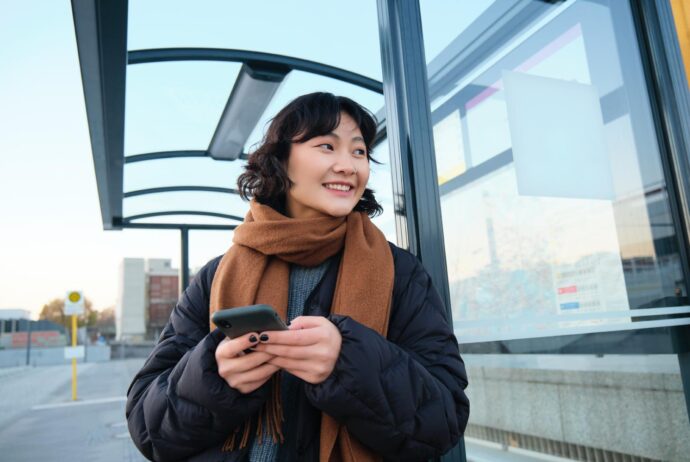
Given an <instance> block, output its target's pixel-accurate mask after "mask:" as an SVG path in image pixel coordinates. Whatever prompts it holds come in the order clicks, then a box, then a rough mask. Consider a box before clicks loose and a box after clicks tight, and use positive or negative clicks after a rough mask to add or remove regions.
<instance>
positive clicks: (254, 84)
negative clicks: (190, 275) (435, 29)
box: [72, 0, 383, 229]
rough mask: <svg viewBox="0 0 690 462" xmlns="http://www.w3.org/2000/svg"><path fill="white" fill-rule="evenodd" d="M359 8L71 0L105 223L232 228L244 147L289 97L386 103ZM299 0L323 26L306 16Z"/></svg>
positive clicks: (372, 32)
mask: <svg viewBox="0 0 690 462" xmlns="http://www.w3.org/2000/svg"><path fill="white" fill-rule="evenodd" d="M245 3H249V2H245ZM283 3H287V2H283ZM367 3H368V4H369V5H371V6H370V8H371V11H365V12H363V11H361V9H360V10H358V11H346V12H343V11H342V10H340V9H337V10H336V9H335V6H334V5H326V4H324V2H315V1H308V2H307V1H303V2H297V3H294V2H290V5H282V4H281V3H280V2H278V3H276V2H271V3H270V4H268V3H262V2H252V3H251V4H250V5H249V4H248V5H239V4H238V3H236V2H217V3H215V4H209V3H204V4H203V5H202V6H198V5H196V4H195V5H194V6H191V5H190V4H189V3H188V2H184V3H180V4H179V5H176V4H173V3H171V2H150V1H147V2H143V1H132V2H129V4H128V2H126V1H123V2H119V1H118V2H110V1H98V0H92V1H73V3H72V10H73V16H74V23H75V31H76V37H77V46H78V50H79V60H80V65H81V72H82V80H83V84H84V94H85V100H86V109H87V117H88V123H89V129H90V135H91V144H92V152H93V160H94V166H95V171H96V179H97V185H98V194H99V199H100V205H101V214H102V220H103V227H104V229H122V228H127V227H138V228H139V227H143V228H181V229H182V228H187V229H189V228H196V229H227V228H231V229H232V228H234V227H235V226H236V225H237V224H238V223H239V222H241V221H242V219H243V217H244V215H245V213H246V210H247V208H248V205H247V203H246V202H244V201H242V200H241V199H240V197H239V195H238V192H237V191H236V189H234V187H235V184H236V179H237V176H238V175H239V174H240V173H241V172H242V171H243V169H242V167H243V165H244V164H245V162H246V159H247V153H248V152H249V151H250V150H251V147H252V146H253V145H255V144H256V143H257V142H259V141H260V139H261V136H262V134H263V130H264V129H265V126H266V123H267V122H268V120H269V118H270V117H271V116H272V115H273V114H275V113H276V112H277V111H278V110H279V109H280V108H281V107H282V106H284V105H285V104H286V103H287V102H288V101H290V100H291V99H293V98H295V97H297V96H299V95H301V94H304V93H308V92H311V91H317V90H319V91H331V92H333V93H336V94H343V95H346V96H350V97H352V98H353V99H356V100H357V101H359V102H361V103H362V104H364V105H365V106H367V107H369V108H370V109H374V110H376V109H379V108H381V107H382V106H383V86H382V83H381V81H380V79H381V70H380V55H379V53H380V51H379V46H378V29H377V22H376V6H375V4H373V5H372V4H371V2H367ZM269 5H270V8H269V7H268V6H269ZM305 8H307V9H309V11H310V14H309V17H311V18H319V19H323V21H320V20H317V21H310V22H308V23H306V22H304V21H303V20H302V23H300V19H299V18H300V16H301V13H302V11H300V9H305ZM302 17H304V16H303V15H302ZM367 18H369V21H370V22H371V23H372V24H369V27H362V26H366V25H367V24H363V22H364V23H366V21H367ZM269 25H270V29H268V27H269ZM350 27H353V28H356V34H355V33H351V32H346V29H347V28H350ZM353 30H354V29H353ZM324 38H325V41H324ZM372 44H376V45H375V46H371V45H372ZM241 46H246V47H247V48H246V49H242V48H239V47H241ZM348 65H351V68H350V67H348Z"/></svg>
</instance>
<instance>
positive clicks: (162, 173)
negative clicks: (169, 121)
mask: <svg viewBox="0 0 690 462" xmlns="http://www.w3.org/2000/svg"><path fill="white" fill-rule="evenodd" d="M245 163H246V161H242V160H236V161H220V160H214V159H212V158H210V157H192V158H169V159H156V160H149V161H144V162H133V163H130V164H125V171H124V190H125V192H127V191H134V190H138V189H146V188H158V187H162V186H179V185H185V186H186V185H195V186H216V187H219V188H236V187H237V177H238V176H239V175H240V174H241V173H242V172H243V171H244V170H243V166H244V164H245Z"/></svg>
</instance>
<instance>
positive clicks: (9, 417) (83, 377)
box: [0, 359, 146, 462]
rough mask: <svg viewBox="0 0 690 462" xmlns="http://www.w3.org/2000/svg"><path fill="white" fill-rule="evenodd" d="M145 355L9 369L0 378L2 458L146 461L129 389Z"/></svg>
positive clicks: (9, 461)
mask: <svg viewBox="0 0 690 462" xmlns="http://www.w3.org/2000/svg"><path fill="white" fill-rule="evenodd" d="M143 362H144V360H143V359H129V360H124V361H109V362H104V363H87V364H80V365H79V366H78V380H77V384H78V393H77V397H78V400H77V401H71V397H72V391H71V386H72V385H71V366H69V365H61V366H44V367H23V368H13V369H11V370H6V371H5V373H3V374H2V379H1V380H0V448H1V449H0V460H2V461H7V462H25V461H26V462H28V461H36V460H43V461H66V462H68V461H69V462H78V461H99V462H111V461H112V462H115V461H145V460H146V459H145V458H144V457H143V456H142V455H141V454H140V453H139V451H138V450H137V449H136V447H135V446H134V444H133V443H132V441H131V439H130V437H129V433H128V431H127V425H126V422H125V394H126V392H127V387H128V386H129V382H130V380H131V378H132V377H133V375H134V374H135V373H136V372H137V371H138V370H139V368H141V366H142V365H143Z"/></svg>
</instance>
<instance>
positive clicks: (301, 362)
mask: <svg viewBox="0 0 690 462" xmlns="http://www.w3.org/2000/svg"><path fill="white" fill-rule="evenodd" d="M266 336H267V337H268V339H267V340H264V337H266ZM260 338H261V343H260V344H259V345H257V346H256V351H257V352H258V353H261V354H269V355H271V356H273V358H272V359H270V360H269V361H268V364H269V365H272V366H277V367H280V368H281V369H285V370H286V371H288V372H289V373H290V374H292V375H294V376H296V377H299V378H300V379H302V380H304V381H305V382H309V383H311V384H317V383H321V382H323V381H324V380H326V378H327V377H328V376H329V375H331V372H333V368H334V367H335V362H336V361H337V360H338V356H339V355H340V345H341V344H342V337H341V336H340V331H339V330H338V328H337V327H335V325H334V324H333V323H332V322H331V321H329V320H328V319H327V318H324V317H323V316H300V317H298V318H295V319H294V320H293V321H292V323H291V324H290V329H289V330H286V331H271V332H264V333H263V334H262V336H261V337H260Z"/></svg>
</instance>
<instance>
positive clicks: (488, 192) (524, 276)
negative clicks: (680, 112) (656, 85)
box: [427, 1, 690, 342]
mask: <svg viewBox="0 0 690 462" xmlns="http://www.w3.org/2000/svg"><path fill="white" fill-rule="evenodd" d="M615 8H616V9H619V10H620V11H621V13H620V14H619V15H618V16H616V15H612V13H611V11H610V9H609V8H608V7H606V5H605V4H602V3H601V2H589V1H576V2H569V3H566V4H564V5H561V6H558V7H551V9H550V10H549V11H547V12H542V13H540V15H539V16H538V17H537V18H535V19H534V21H532V23H531V24H529V25H526V26H525V29H524V30H519V29H517V30H515V31H514V35H512V36H509V35H505V34H503V35H502V36H503V38H504V39H505V43H503V44H502V45H501V46H500V47H496V48H497V49H498V50H499V52H497V53H493V54H492V55H491V56H490V57H488V58H487V59H486V60H485V61H483V62H481V63H480V64H478V65H477V66H476V67H475V68H473V69H467V68H466V67H464V66H463V65H462V62H459V63H457V62H455V61H450V62H449V63H448V66H446V68H442V67H441V66H440V64H438V63H437V64H436V66H437V67H439V69H442V71H439V72H445V73H446V74H449V75H453V74H454V73H457V72H459V73H461V74H462V76H461V77H460V79H459V80H457V81H448V80H446V81H445V82H446V83H443V81H438V80H437V79H436V77H435V74H432V73H430V74H429V79H430V92H431V94H432V97H433V95H439V96H437V97H434V99H433V100H432V118H433V122H434V137H435V143H436V155H437V158H438V161H437V164H438V166H439V168H438V171H439V183H440V184H441V206H442V211H443V220H444V232H445V236H446V238H445V242H446V254H447V261H448V269H449V278H450V289H451V298H452V302H451V303H452V309H453V313H454V315H455V318H456V319H461V320H462V322H461V323H459V324H458V329H459V330H458V334H459V337H460V339H461V341H462V342H478V341H486V340H505V339H514V338H524V337H538V336H550V335H558V334H566V333H580V332H589V331H596V330H611V329H632V328H641V327H652V326H655V325H658V321H650V320H648V319H649V318H648V317H649V316H654V315H659V314H669V313H673V314H679V313H680V314H682V313H686V314H687V313H688V312H689V311H690V309H688V307H687V305H688V299H687V288H686V287H685V285H684V282H683V274H682V271H681V266H680V258H679V254H678V241H677V239H676V234H675V227H674V225H673V223H672V219H671V214H670V209H669V204H668V198H667V194H666V188H665V183H664V179H663V174H662V169H661V164H660V160H659V152H658V148H657V141H656V138H655V134H654V125H653V122H652V120H651V115H650V110H649V107H648V104H646V101H648V99H647V98H648V96H647V94H646V88H645V86H644V81H643V76H642V71H641V65H640V62H639V57H638V55H637V52H636V48H635V45H634V44H635V36H634V33H633V29H632V23H631V21H630V13H629V11H628V10H627V9H626V8H627V7H625V6H620V5H617V4H616V6H615ZM511 14H512V15H513V16H519V14H518V13H516V12H515V11H512V12H511ZM614 18H615V20H614ZM477 21H480V22H481V21H483V20H482V18H481V16H480V17H479V18H478V19H477ZM522 24H525V21H524V18H523V22H522ZM427 29H429V27H427ZM467 30H471V27H468V29H467ZM492 33H493V34H494V35H501V34H499V32H498V31H493V32H492ZM487 35H490V34H487ZM484 40H486V41H487V42H490V39H489V38H486V37H484ZM443 53H445V51H444V52H442V54H443ZM453 66H457V67H458V68H459V69H460V70H458V71H457V72H456V70H455V68H454V67H453ZM430 67H431V66H430ZM434 82H441V83H437V84H436V86H434V85H432V83H434ZM629 95H630V96H629ZM640 95H644V98H640V97H639V96H640ZM460 210H461V211H462V212H463V213H457V212H458V211H460ZM657 307H684V308H679V309H676V310H675V311H672V312H663V313H662V312H658V311H654V310H650V309H651V308H657ZM631 309H636V310H638V311H636V312H635V317H634V318H633V317H631V315H630V310H631ZM544 316H550V317H549V319H550V320H552V322H550V323H544ZM645 318H646V319H645ZM689 320H690V319H687V318H685V320H678V319H675V320H668V322H667V324H674V323H675V324H679V323H680V324H682V323H687V321H689Z"/></svg>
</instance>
